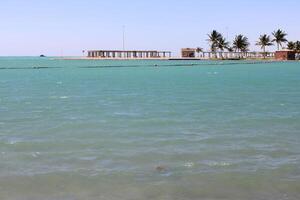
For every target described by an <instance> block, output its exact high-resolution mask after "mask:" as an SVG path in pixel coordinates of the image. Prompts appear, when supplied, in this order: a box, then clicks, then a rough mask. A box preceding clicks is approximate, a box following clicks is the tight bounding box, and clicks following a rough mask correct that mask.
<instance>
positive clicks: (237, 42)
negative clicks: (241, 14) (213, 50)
mask: <svg viewBox="0 0 300 200" xmlns="http://www.w3.org/2000/svg"><path fill="white" fill-rule="evenodd" d="M249 45H250V43H249V42H248V38H247V37H245V36H243V35H237V36H236V37H235V39H234V41H233V48H234V49H235V50H237V51H238V52H245V51H248V47H249Z"/></svg>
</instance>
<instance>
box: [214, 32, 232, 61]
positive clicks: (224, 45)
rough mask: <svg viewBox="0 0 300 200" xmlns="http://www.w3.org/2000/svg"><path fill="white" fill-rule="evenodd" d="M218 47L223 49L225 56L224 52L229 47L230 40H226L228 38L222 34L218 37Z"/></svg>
mask: <svg viewBox="0 0 300 200" xmlns="http://www.w3.org/2000/svg"><path fill="white" fill-rule="evenodd" d="M217 48H218V49H219V50H220V51H221V53H220V54H221V57H222V58H223V54H222V52H223V51H224V50H225V49H229V48H230V47H229V42H227V41H226V38H224V37H223V36H221V37H220V38H219V39H218V43H217Z"/></svg>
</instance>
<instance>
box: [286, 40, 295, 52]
mask: <svg viewBox="0 0 300 200" xmlns="http://www.w3.org/2000/svg"><path fill="white" fill-rule="evenodd" d="M287 49H288V50H295V43H294V42H292V41H290V42H288V44H287Z"/></svg>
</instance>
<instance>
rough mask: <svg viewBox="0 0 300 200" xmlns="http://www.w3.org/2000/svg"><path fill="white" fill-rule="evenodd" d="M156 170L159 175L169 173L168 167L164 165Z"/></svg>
mask: <svg viewBox="0 0 300 200" xmlns="http://www.w3.org/2000/svg"><path fill="white" fill-rule="evenodd" d="M155 169H156V171H157V172H159V173H163V172H165V171H167V167H165V166H162V165H159V166H157V167H156V168H155Z"/></svg>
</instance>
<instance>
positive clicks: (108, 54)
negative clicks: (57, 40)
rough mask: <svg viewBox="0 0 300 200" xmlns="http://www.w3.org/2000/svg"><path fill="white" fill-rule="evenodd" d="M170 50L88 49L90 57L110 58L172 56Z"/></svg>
mask: <svg viewBox="0 0 300 200" xmlns="http://www.w3.org/2000/svg"><path fill="white" fill-rule="evenodd" d="M171 54H172V53H171V52H170V51H156V50H154V51H140V50H133V51H120V50H92V51H88V57H89V58H110V59H147V58H158V59H159V58H170V57H171Z"/></svg>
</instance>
